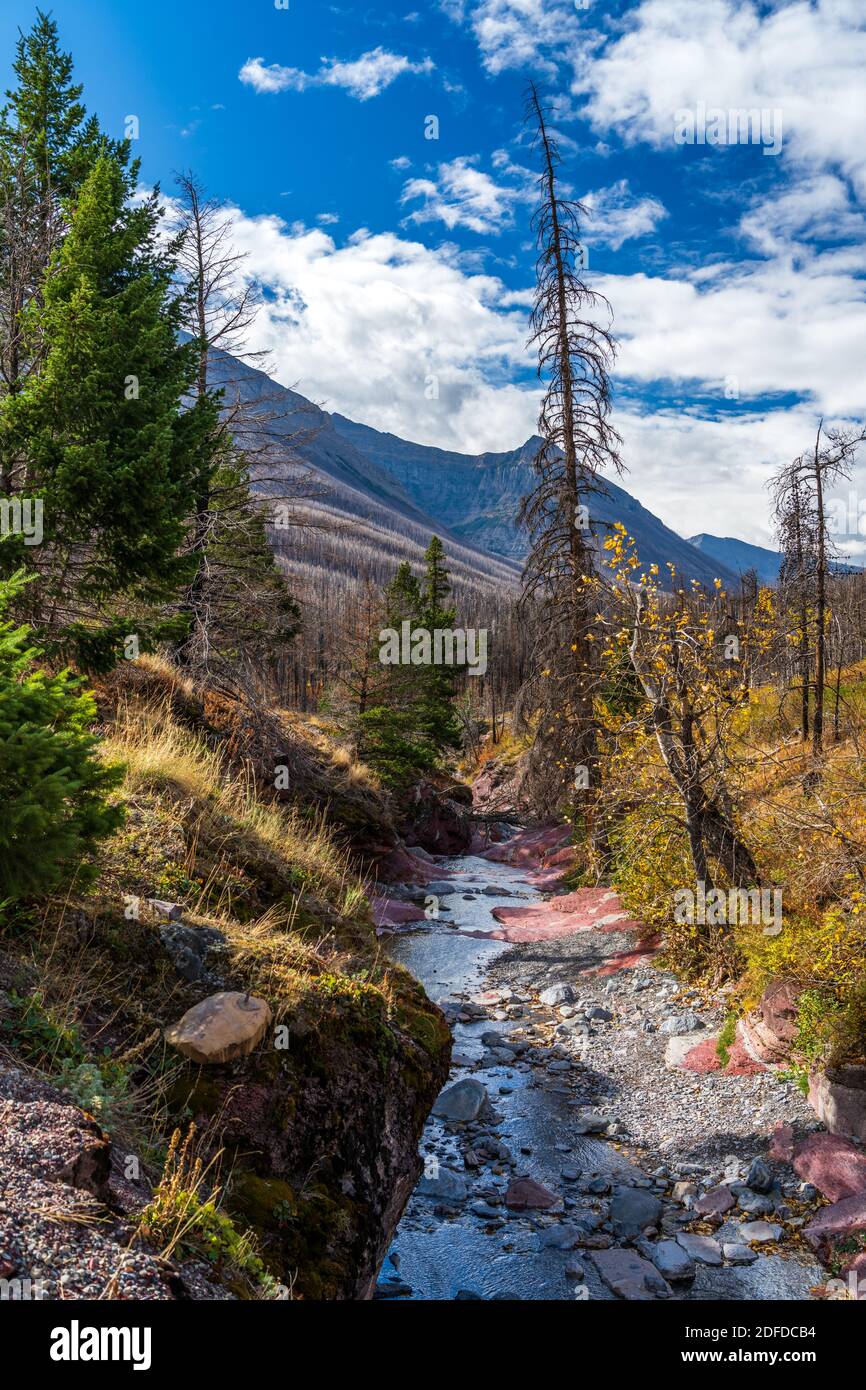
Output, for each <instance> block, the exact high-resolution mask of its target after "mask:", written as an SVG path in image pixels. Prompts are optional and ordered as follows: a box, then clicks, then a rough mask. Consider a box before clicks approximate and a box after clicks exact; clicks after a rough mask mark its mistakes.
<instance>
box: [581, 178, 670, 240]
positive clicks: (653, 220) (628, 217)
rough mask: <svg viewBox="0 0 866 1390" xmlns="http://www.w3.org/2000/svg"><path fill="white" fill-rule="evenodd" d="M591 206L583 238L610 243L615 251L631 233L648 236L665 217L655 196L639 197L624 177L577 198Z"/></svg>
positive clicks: (632, 236)
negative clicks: (606, 186)
mask: <svg viewBox="0 0 866 1390" xmlns="http://www.w3.org/2000/svg"><path fill="white" fill-rule="evenodd" d="M580 201H581V202H582V203H583V205H584V207H586V208H589V210H590V214H591V216H590V219H589V221H588V223H587V225H586V240H587V241H588V242H591V243H596V244H599V245H604V246H610V247H611V248H612V249H613V250H614V251H618V250H619V248H620V247H621V246H622V245H623V243H624V242H626V241H631V240H632V239H633V238H634V237H642V236H647V235H648V234H649V233H650V232H653V231H655V229H656V227H657V225H658V223H659V222H661V221H662V220H663V219H664V218H665V217H667V215H668V213H667V209H666V208H665V206H664V204H663V203H660V202H659V200H658V198H650V197H643V198H641V197H638V196H636V195H635V194H634V193H632V191H631V189H630V188H629V185H628V182H627V180H626V179H619V180H618V181H617V182H616V183H613V184H611V185H610V187H609V188H599V189H597V190H596V191H595V192H593V193H587V194H585V195H584V197H583V198H581V200H580Z"/></svg>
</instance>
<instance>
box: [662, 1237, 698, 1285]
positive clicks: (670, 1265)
mask: <svg viewBox="0 0 866 1390" xmlns="http://www.w3.org/2000/svg"><path fill="white" fill-rule="evenodd" d="M651 1249H652V1255H651V1259H652V1262H653V1264H654V1265H655V1267H656V1269H657V1270H658V1272H659V1274H662V1275H664V1277H665V1279H667V1280H669V1282H670V1283H672V1284H680V1283H684V1282H685V1281H686V1280H690V1279H694V1277H695V1262H694V1260H693V1259H692V1257H691V1255H690V1254H689V1253H688V1251H687V1250H684V1249H683V1247H682V1246H681V1245H680V1244H679V1242H678V1241H676V1240H660V1241H659V1242H658V1244H657V1245H654V1246H652V1247H651Z"/></svg>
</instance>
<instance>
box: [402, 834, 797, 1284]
mask: <svg viewBox="0 0 866 1390" xmlns="http://www.w3.org/2000/svg"><path fill="white" fill-rule="evenodd" d="M439 866H440V867H441V871H442V875H441V876H442V878H443V880H445V879H447V880H448V881H450V882H454V883H457V884H459V891H458V892H456V893H454V894H449V895H447V896H444V897H441V898H440V903H441V906H442V908H443V911H442V913H441V916H440V917H439V918H438V920H435V921H432V922H430V923H427V924H425V925H424V927H423V928H421V929H418V930H410V931H403V932H400V933H399V934H396V935H394V936H391V937H388V938H386V939H385V940H386V943H387V947H386V948H387V950H388V952H389V954H390V955H391V956H392V957H393V959H395V960H398V961H400V962H401V963H402V964H403V965H405V966H406V967H407V969H408V970H410V971H411V972H412V974H413V975H415V976H416V978H417V979H418V980H420V981H421V983H422V984H423V985H424V987H425V989H426V990H427V993H428V994H429V995H430V997H431V998H432V999H435V1000H444V999H446V998H449V999H453V998H454V997H455V996H456V997H458V998H459V997H461V996H462V997H464V998H466V997H468V996H471V995H472V994H477V993H479V992H480V991H481V990H483V989H484V977H485V974H486V972H487V970H488V968H489V966H490V964H491V962H492V961H493V960H494V959H495V958H496V957H497V956H499V955H501V954H502V953H503V952H505V951H507V950H509V949H510V947H509V944H508V943H507V942H503V941H499V940H496V939H495V938H493V937H492V936H490V935H489V933H491V932H492V931H494V930H496V928H497V923H496V921H495V919H494V917H493V915H492V911H493V908H495V907H497V906H499V905H505V904H511V905H516V904H517V903H520V902H528V901H539V900H540V898H541V894H540V893H539V891H538V890H537V889H536V888H534V887H533V886H532V885H531V884H530V883H528V882H527V880H526V878H525V871H522V870H520V869H517V868H513V867H511V866H510V865H504V864H495V863H491V862H490V861H488V860H486V859H479V858H476V857H474V856H465V857H462V858H455V859H446V860H442V861H439ZM489 886H496V887H500V888H503V889H505V890H506V891H505V892H504V893H502V894H501V895H500V896H493V895H487V894H482V892H481V890H482V889H483V888H485V887H489ZM464 895H474V896H464ZM521 1022H522V1021H518V1022H516V1023H509V1022H499V1021H497V1022H492V1021H491V1020H490V1019H489V1018H485V1019H482V1020H479V1021H477V1022H472V1023H457V1024H456V1025H455V1027H454V1056H455V1058H462V1059H466V1060H467V1061H469V1060H470V1059H473V1060H478V1059H480V1058H481V1056H482V1054H483V1053H484V1052H485V1051H486V1049H485V1048H484V1046H483V1045H482V1043H481V1034H482V1033H484V1032H486V1031H488V1030H490V1029H495V1030H496V1032H498V1033H501V1034H507V1033H508V1031H509V1029H510V1028H519V1027H520V1025H521ZM467 1075H472V1076H473V1077H476V1078H477V1079H478V1080H479V1081H481V1082H483V1084H484V1085H485V1086H486V1087H487V1091H488V1094H489V1096H490V1099H491V1102H492V1104H493V1106H494V1108H495V1111H496V1113H497V1114H498V1115H499V1116H500V1117H501V1122H500V1123H499V1124H497V1125H496V1126H495V1133H496V1134H497V1136H498V1137H499V1138H500V1139H501V1140H503V1141H504V1143H505V1144H506V1145H507V1146H508V1149H509V1150H510V1151H511V1153H512V1154H513V1155H514V1156H515V1157H516V1158H517V1160H518V1164H517V1169H516V1172H517V1173H531V1175H532V1177H534V1178H535V1179H537V1180H538V1181H540V1182H542V1183H544V1184H545V1185H546V1186H548V1187H550V1188H552V1189H553V1190H554V1191H561V1190H562V1188H563V1180H562V1176H561V1173H562V1168H563V1166H564V1165H566V1164H567V1165H571V1166H574V1167H575V1168H579V1169H580V1170H581V1172H582V1174H584V1175H586V1174H599V1175H602V1176H607V1177H609V1178H611V1180H612V1181H614V1182H616V1181H623V1180H624V1181H625V1182H626V1183H628V1181H629V1179H630V1178H631V1179H635V1178H639V1177H641V1176H642V1174H641V1173H640V1171H639V1170H638V1169H636V1168H635V1167H634V1166H633V1165H632V1164H630V1163H629V1162H628V1161H627V1160H626V1159H625V1158H624V1157H623V1156H622V1155H621V1154H620V1153H619V1152H618V1151H617V1150H616V1149H615V1148H614V1147H613V1145H612V1144H610V1143H607V1142H604V1141H602V1140H598V1139H593V1138H591V1137H587V1136H580V1135H575V1133H574V1119H575V1109H574V1101H573V1096H572V1093H571V1091H570V1090H569V1088H568V1086H566V1085H565V1084H562V1083H560V1084H557V1081H556V1079H554V1078H550V1077H547V1076H546V1075H544V1074H543V1069H542V1083H541V1084H538V1077H539V1071H538V1069H537V1068H532V1069H531V1070H521V1069H518V1068H516V1067H515V1066H514V1065H513V1064H510V1063H509V1064H499V1065H491V1066H485V1067H484V1068H483V1069H476V1068H475V1067H474V1066H472V1065H471V1062H470V1065H469V1066H468V1067H467V1066H465V1065H464V1066H462V1067H455V1069H454V1070H453V1071H452V1076H451V1081H454V1080H456V1079H458V1078H459V1077H463V1076H467ZM449 1084H450V1083H449ZM491 1128H492V1127H491ZM421 1151H422V1154H423V1155H424V1156H425V1157H428V1158H429V1156H430V1155H433V1154H435V1156H436V1158H437V1159H438V1162H439V1163H440V1164H441V1165H443V1166H445V1167H451V1166H453V1168H454V1169H455V1170H456V1171H458V1172H460V1173H461V1174H463V1173H464V1172H465V1170H464V1169H463V1162H462V1157H461V1155H460V1151H459V1149H458V1146H457V1143H456V1140H455V1139H454V1137H453V1135H449V1134H448V1133H447V1132H446V1130H445V1127H444V1125H443V1124H442V1122H441V1121H440V1120H438V1119H435V1118H433V1117H431V1119H430V1120H429V1121H428V1123H427V1126H426V1129H425V1133H424V1137H423V1139H422V1143H421ZM506 1172H508V1170H507V1169H506ZM465 1176H466V1177H467V1178H468V1180H469V1185H470V1187H472V1186H473V1184H474V1186H475V1187H476V1188H479V1187H480V1188H484V1187H490V1186H491V1185H493V1184H497V1185H498V1186H499V1187H500V1189H502V1188H503V1187H504V1185H505V1182H506V1181H507V1179H506V1177H504V1176H503V1177H498V1178H496V1177H494V1176H492V1175H491V1172H490V1169H489V1167H488V1168H486V1169H484V1170H483V1171H482V1172H481V1173H480V1174H474V1175H473V1174H471V1173H468V1174H465ZM477 1195H478V1194H477V1192H473V1193H470V1197H469V1200H468V1201H467V1202H465V1203H463V1204H462V1205H460V1206H458V1207H457V1208H456V1213H455V1214H453V1215H447V1216H443V1215H441V1214H438V1215H437V1213H436V1210H435V1209H436V1206H437V1203H436V1201H435V1200H433V1199H431V1198H429V1197H425V1196H421V1195H420V1194H419V1193H417V1192H416V1194H415V1195H414V1196H413V1197H412V1199H411V1200H410V1202H409V1204H408V1206H407V1208H406V1211H405V1213H404V1215H403V1219H402V1221H401V1222H400V1225H399V1227H398V1230H397V1232H396V1235H395V1238H394V1241H393V1243H392V1246H391V1251H390V1252H389V1257H388V1259H387V1260H386V1261H385V1264H384V1266H383V1270H382V1274H381V1276H380V1280H381V1281H382V1282H383V1283H384V1284H387V1283H388V1281H393V1283H394V1287H395V1289H396V1288H397V1287H398V1286H402V1288H401V1296H402V1297H404V1298H410V1299H414V1300H452V1299H455V1298H457V1297H458V1296H461V1297H471V1296H475V1297H480V1298H484V1299H491V1298H497V1297H499V1298H515V1297H516V1298H520V1299H536V1300H539V1299H544V1300H548V1299H556V1300H575V1299H577V1300H580V1301H588V1302H591V1301H593V1300H597V1299H604V1300H610V1299H612V1298H614V1295H613V1294H612V1293H611V1292H610V1290H608V1289H607V1288H606V1287H605V1286H604V1285H603V1284H602V1282H601V1280H600V1279H599V1277H598V1275H597V1274H596V1272H595V1269H594V1267H593V1265H592V1261H591V1260H590V1259H584V1260H583V1261H582V1263H583V1265H584V1268H585V1270H586V1277H585V1280H583V1281H579V1282H578V1281H576V1280H575V1279H574V1278H568V1277H566V1274H565V1270H566V1266H567V1264H569V1263H570V1262H571V1261H573V1260H574V1259H575V1258H576V1257H577V1256H578V1253H579V1252H574V1253H566V1252H564V1251H563V1250H561V1249H556V1248H552V1247H551V1246H550V1245H549V1244H548V1243H547V1240H548V1239H549V1236H548V1237H546V1236H545V1232H546V1230H549V1225H550V1223H549V1221H547V1220H546V1219H545V1218H544V1217H543V1216H542V1214H540V1213H515V1214H511V1215H510V1216H509V1217H508V1219H507V1220H506V1221H505V1224H504V1225H502V1226H500V1227H499V1229H498V1230H497V1229H495V1227H493V1228H492V1227H491V1224H490V1222H489V1221H485V1220H484V1219H483V1218H481V1217H479V1216H477V1215H476V1214H474V1213H473V1212H472V1211H471V1210H470V1207H469V1203H470V1202H471V1200H472V1198H473V1197H474V1196H477ZM574 1198H575V1199H576V1200H575V1202H574V1205H578V1206H580V1205H586V1201H587V1199H586V1198H583V1199H581V1197H580V1195H579V1194H578V1193H577V1192H575V1194H574ZM504 1214H505V1213H504V1209H503V1215H504ZM563 1220H564V1221H566V1222H567V1221H568V1212H566V1214H565V1216H564V1218H563ZM723 1238H724V1239H732V1238H734V1237H733V1236H730V1235H725V1236H723ZM395 1256H396V1259H394V1258H392V1257H395ZM819 1274H820V1271H819V1270H818V1269H817V1267H815V1266H812V1265H804V1264H802V1263H799V1262H797V1261H792V1260H790V1259H783V1258H782V1257H780V1256H778V1255H775V1256H763V1257H762V1258H761V1259H760V1260H759V1261H758V1262H757V1264H754V1265H751V1266H745V1267H726V1268H724V1269H712V1270H710V1269H708V1268H707V1267H705V1266H698V1273H697V1277H696V1279H695V1282H694V1284H693V1285H692V1287H691V1288H690V1289H689V1290H687V1291H683V1292H680V1293H678V1294H677V1297H681V1298H688V1299H701V1298H707V1299H732V1300H739V1299H752V1298H759V1299H784V1298H804V1297H806V1296H807V1290H808V1288H809V1286H810V1285H811V1284H813V1283H815V1282H816V1280H817V1277H818V1276H819ZM408 1290H411V1292H408Z"/></svg>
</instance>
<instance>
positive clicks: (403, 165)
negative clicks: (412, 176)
mask: <svg viewBox="0 0 866 1390" xmlns="http://www.w3.org/2000/svg"><path fill="white" fill-rule="evenodd" d="M388 163H389V164H390V165H391V168H392V169H396V170H397V172H398V174H402V173H403V172H404V171H405V170H406V169H411V168H412V161H411V159H410V158H409V156H408V155H405V154H398V155H397V158H396V159H389V160H388Z"/></svg>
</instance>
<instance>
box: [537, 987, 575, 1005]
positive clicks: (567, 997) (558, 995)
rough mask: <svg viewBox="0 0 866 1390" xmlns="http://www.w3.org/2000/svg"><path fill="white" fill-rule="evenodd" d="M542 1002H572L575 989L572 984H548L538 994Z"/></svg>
mask: <svg viewBox="0 0 866 1390" xmlns="http://www.w3.org/2000/svg"><path fill="white" fill-rule="evenodd" d="M538 999H539V1002H540V1003H541V1004H549V1005H554V1004H570V1003H571V1002H572V1000H573V999H574V990H573V989H572V987H571V985H565V984H562V985H548V987H547V989H543V990H542V991H541V993H540V994H539V996H538Z"/></svg>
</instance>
